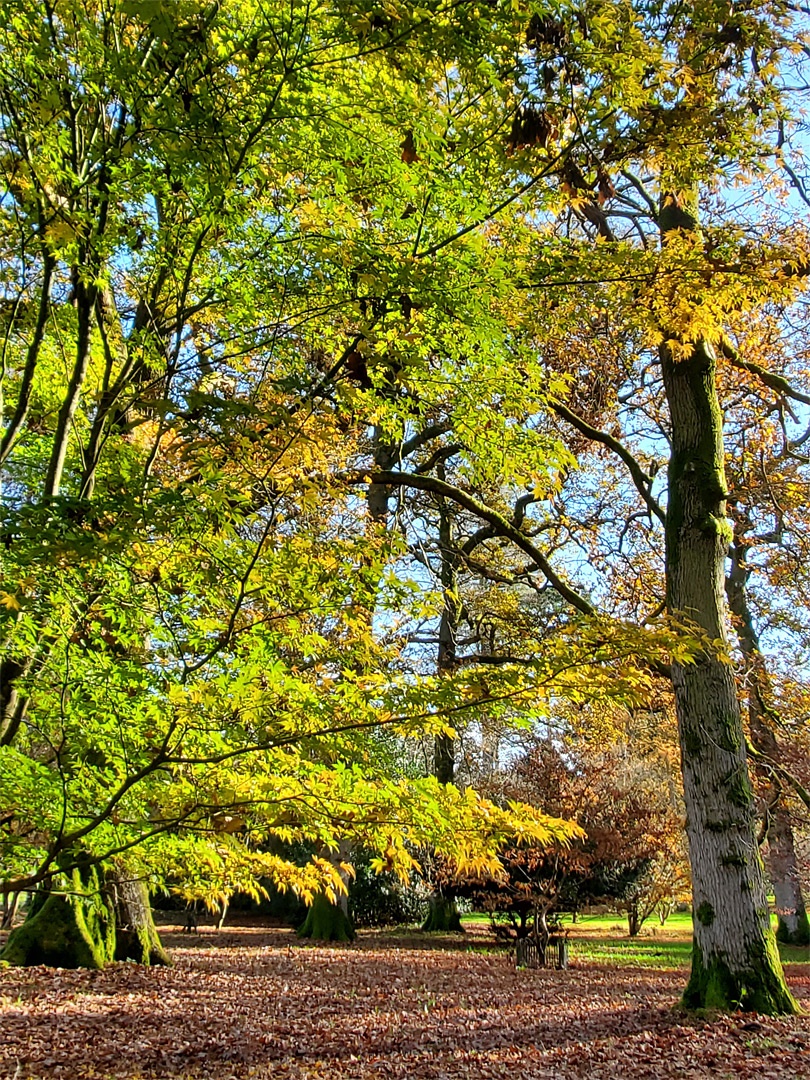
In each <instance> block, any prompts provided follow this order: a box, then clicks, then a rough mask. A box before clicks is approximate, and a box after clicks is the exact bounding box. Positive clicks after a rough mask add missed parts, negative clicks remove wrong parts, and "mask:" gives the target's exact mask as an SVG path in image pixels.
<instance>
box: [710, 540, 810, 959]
mask: <svg viewBox="0 0 810 1080" xmlns="http://www.w3.org/2000/svg"><path fill="white" fill-rule="evenodd" d="M741 524H742V526H745V525H746V523H745V522H742V523H741ZM747 532H748V530H747V529H746V528H744V527H742V528H740V529H739V530H737V529H735V538H734V545H733V547H732V549H731V572H730V573H729V575H728V577H727V578H726V595H727V597H728V603H729V607H730V609H731V611H732V614H733V615H734V618H735V623H736V627H737V637H738V639H739V642H740V650H741V652H742V654H743V658H744V660H745V663H746V684H747V687H748V727H749V731H750V733H751V742H752V743H753V745H754V749H755V750H757V751H758V752H759V753H760V754H762V755H763V756H764V757H765V758H767V759H769V760H770V761H773V762H775V763H777V764H778V763H779V761H780V759H781V748H780V746H779V740H778V739H777V737H776V730H775V728H776V724H777V723H778V721H779V717H778V715H777V714H776V713H775V711H774V709H773V707H772V706H771V705H770V704H769V702H770V701H771V700H772V695H771V686H770V679H769V678H768V671H767V669H766V666H765V660H764V657H763V655H762V652H761V651H760V643H759V635H758V634H757V631H756V627H755V625H754V616H753V613H752V611H751V608H750V605H749V603H748V593H747V585H748V579H749V577H750V568H749V566H748V561H747V554H748V545H749V544H750V540H748V538H747ZM759 772H760V776H761V779H762V782H763V784H764V787H765V804H766V808H765V837H766V839H767V841H768V853H767V859H768V875H769V877H770V879H771V884H772V885H773V892H774V901H775V906H776V914H777V918H778V920H779V924H778V929H777V931H776V937H777V939H778V940H779V941H784V942H787V943H788V944H792V945H806V944H807V943H808V941H810V923H808V919H807V910H806V907H805V903H804V896H803V895H802V887H801V880H800V877H799V866H798V860H797V858H796V847H795V844H794V841H793V825H792V822H791V818H790V811H789V810H788V807H787V806H786V805H785V802H784V798H783V795H782V790H781V785H780V784H779V782H778V780H776V779H775V778H774V776H773V774H772V773H769V772H768V770H767V769H766V768H763V767H761V766H760V768H759Z"/></svg>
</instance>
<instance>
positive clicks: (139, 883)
mask: <svg viewBox="0 0 810 1080" xmlns="http://www.w3.org/2000/svg"><path fill="white" fill-rule="evenodd" d="M107 888H108V890H109V893H110V897H111V899H112V904H113V910H114V912H115V923H116V945H115V959H116V960H135V961H136V962H137V963H139V964H147V965H171V959H170V957H169V954H168V953H167V952H166V950H165V948H164V947H163V943H162V942H161V940H160V937H159V935H158V932H157V928H156V927H155V922H154V919H153V918H152V907H151V905H150V903H149V889H148V888H147V886H146V882H145V881H143V880H142V879H140V878H133V877H132V876H131V875H129V874H128V873H127V871H126V870H125V869H124V868H123V867H121V866H115V867H114V868H113V869H112V870H111V871H110V872H109V873H108V874H107Z"/></svg>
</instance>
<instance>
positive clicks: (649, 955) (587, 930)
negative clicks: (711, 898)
mask: <svg viewBox="0 0 810 1080" xmlns="http://www.w3.org/2000/svg"><path fill="white" fill-rule="evenodd" d="M463 921H464V922H465V923H468V924H470V926H473V925H480V924H484V925H486V924H488V923H489V916H488V915H482V914H478V913H476V914H471V915H465V916H464V917H463ZM561 921H562V924H563V926H564V927H565V929H566V930H567V931H568V932H569V935H570V936H569V947H570V951H571V955H572V957H574V958H577V959H581V960H587V961H590V962H591V963H598V964H611V965H613V966H615V967H638V968H659V969H664V970H670V969H674V968H686V967H688V966H689V964H690V962H691V954H692V916H691V913H690V912H688V911H687V912H675V913H674V914H672V915H670V917H669V918H668V919H667V921H666V923H665V924H664V926H661V925H660V924H659V922H658V920H657V919H655V920H652V919H651V920H649V921H648V922H647V923H645V925H644V928H643V930H642V934H641V936H640V937H636V938H630V937H628V936H627V921H626V919H624V918H622V916H621V915H618V914H608V915H581V916H580V917H579V918H578V919H577V921H576V923H573V922H572V921H571V916H570V915H563V917H562V920H561ZM774 928H775V920H774ZM779 953H780V955H781V957H782V963H784V964H808V963H810V946H806V945H805V946H791V945H780V946H779Z"/></svg>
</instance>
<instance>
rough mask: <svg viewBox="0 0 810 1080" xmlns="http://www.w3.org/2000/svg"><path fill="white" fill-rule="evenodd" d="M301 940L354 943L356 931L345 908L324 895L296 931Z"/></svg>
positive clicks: (313, 905)
mask: <svg viewBox="0 0 810 1080" xmlns="http://www.w3.org/2000/svg"><path fill="white" fill-rule="evenodd" d="M296 933H297V934H298V936H299V937H300V938H312V939H313V940H314V941H354V939H355V936H356V935H355V931H354V927H353V926H352V924H351V921H350V919H349V916H348V915H347V914H346V913H345V912H344V911H343V908H341V907H338V906H337V905H336V904H333V903H331V902H330V900H329V899H328V898H327V897H326V896H324V895H323V894H321V895H319V896H316V897H315V899H314V900H313V901H312V907H311V908H310V909H309V911H308V912H307V917H306V919H305V920H304V922H303V923H302V924H301V926H299V927H298V930H297V931H296Z"/></svg>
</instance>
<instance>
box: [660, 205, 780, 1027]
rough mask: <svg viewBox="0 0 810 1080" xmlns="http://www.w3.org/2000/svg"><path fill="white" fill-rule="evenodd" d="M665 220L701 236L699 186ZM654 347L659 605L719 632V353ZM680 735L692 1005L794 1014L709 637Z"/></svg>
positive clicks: (683, 697)
mask: <svg viewBox="0 0 810 1080" xmlns="http://www.w3.org/2000/svg"><path fill="white" fill-rule="evenodd" d="M660 227H661V232H662V238H663V240H664V242H666V240H667V234H668V232H670V230H676V229H677V230H689V231H692V232H694V233H695V236H696V242H697V240H698V223H697V197H696V194H693V192H692V191H691V190H687V192H686V193H685V194H684V192H683V190H680V191H677V192H674V193H672V194H668V195H666V196H665V198H664V200H663V204H662V209H661V214H660ZM675 336H676V331H675V332H673V330H672V329H670V328H665V333H664V337H665V339H666V340H665V343H664V344H663V345H662V346H661V349H660V359H661V365H662V371H663V377H664V387H665V390H666V396H667V401H668V403H669V410H670V418H671V428H672V433H671V440H672V446H671V457H670V464H669V477H668V504H667V529H666V576H667V605H668V609H669V611H670V612H671V613H672V614H674V615H676V616H681V617H683V616H686V617H687V618H689V619H691V620H693V621H694V622H696V623H697V624H698V625H699V626H700V628H701V629H702V630H703V631H704V632H705V634H706V635H707V637H708V639H709V641H710V642H717V643H720V645H722V644H724V643H725V640H726V629H725V608H724V567H725V559H726V555H727V553H728V548H729V543H730V540H731V532H730V528H729V525H728V522H727V520H726V485H725V471H724V446H723V425H722V415H721V410H720V404H719V399H718V396H717V387H716V360H715V356H714V352H713V350H712V348H711V346H710V345H709V344H708V342H705V341H697V342H695V343H693V344H692V345H691V346H690V347H689V348H688V350H685V351H684V352H681V350H678V353H677V354H676V353H675V352H674V351H673V349H672V348H671V347H670V346H669V345H668V344H667V343H666V341H667V340H672V339H673V338H674V337H675ZM672 681H673V686H674V691H675V703H676V709H677V715H678V730H679V736H680V744H681V755H682V768H683V783H684V800H685V805H686V831H687V836H688V840H689V854H690V861H691V865H692V887H693V910H694V946H693V953H692V972H691V976H690V979H689V984H688V986H687V988H686V991H685V993H684V998H683V1000H684V1004H685V1005H686V1006H687V1007H689V1008H710V1009H721V1010H733V1009H737V1008H740V1007H742V1008H745V1009H753V1010H756V1011H757V1012H763V1013H771V1014H776V1013H791V1012H794V1011H796V1009H797V1005H796V1002H795V1001H794V1000H793V998H792V996H791V994H790V992H789V991H788V988H787V985H786V983H785V979H784V975H783V973H782V968H781V963H780V960H779V954H778V952H777V949H776V943H775V940H774V937H773V934H772V932H771V930H770V918H769V912H768V905H767V900H766V895H765V886H764V880H763V870H762V863H761V860H760V858H759V852H758V848H757V843H756V836H755V831H754V824H755V823H754V803H753V791H752V788H751V783H750V780H749V776H748V763H747V757H746V747H745V740H744V736H743V725H742V717H741V714H740V706H739V701H738V698H737V691H736V686H735V682H734V672H733V670H732V668H731V665H730V664H729V663H728V662H727V661H725V660H724V659H722V657H721V656H720V655H718V650H717V648H716V647H715V646H714V645H710V646H708V647H707V648H706V650H705V651H704V652H703V653H702V655H700V657H699V658H698V659H697V661H696V662H695V663H693V664H687V665H684V664H680V663H677V662H675V663H673V664H672Z"/></svg>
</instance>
